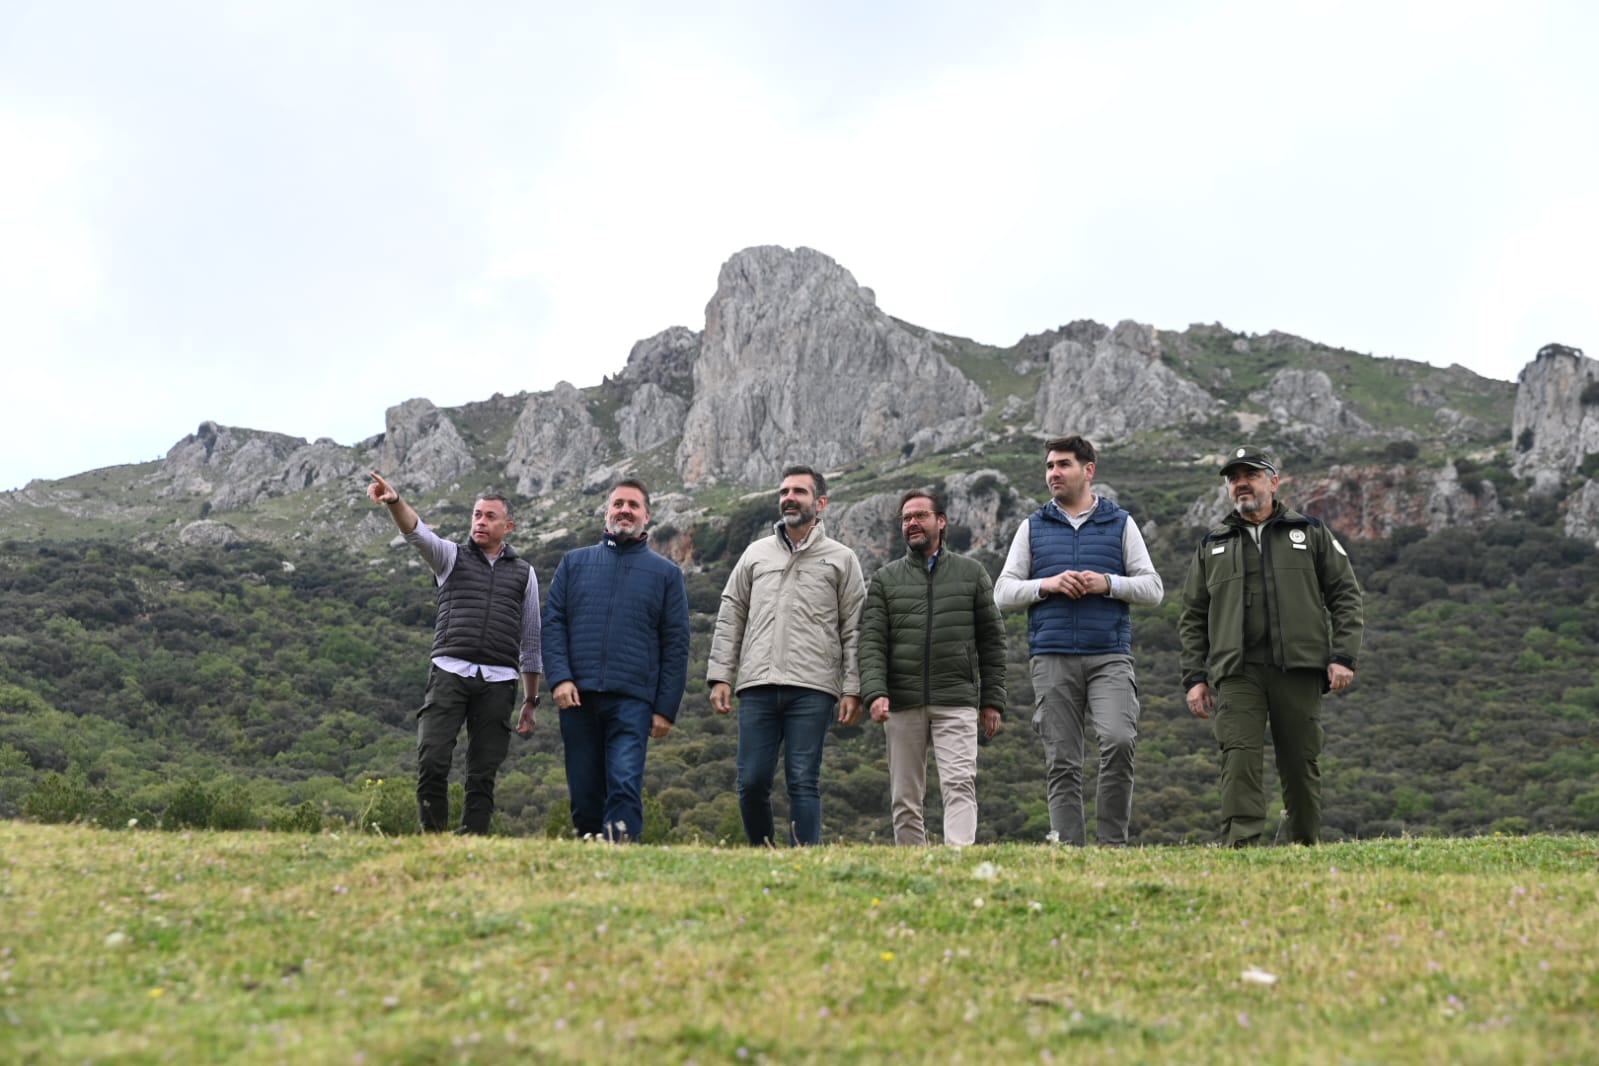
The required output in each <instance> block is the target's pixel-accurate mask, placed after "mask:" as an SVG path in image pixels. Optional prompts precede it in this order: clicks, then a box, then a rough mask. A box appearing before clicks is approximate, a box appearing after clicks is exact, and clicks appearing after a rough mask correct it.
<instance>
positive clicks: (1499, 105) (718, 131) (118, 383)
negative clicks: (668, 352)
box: [0, 0, 1599, 490]
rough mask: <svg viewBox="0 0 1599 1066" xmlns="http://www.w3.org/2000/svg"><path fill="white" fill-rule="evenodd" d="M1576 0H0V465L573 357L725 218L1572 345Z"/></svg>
mask: <svg viewBox="0 0 1599 1066" xmlns="http://www.w3.org/2000/svg"><path fill="white" fill-rule="evenodd" d="M1596 10H1599V5H1594V4H1591V3H1586V2H1578V0H1572V2H1570V3H1536V2H1529V0H1517V2H1513V3H1502V4H1501V3H1473V2H1470V0H1464V2H1460V0H1457V2H1438V3H1404V2H1400V0H1384V2H1379V3H1369V4H1342V3H1333V2H1327V0H1323V2H1318V3H1298V2H1292V0H1270V2H1259V3H1256V2H1238V3H1227V2H1212V3H1158V2H1147V0H1146V2H1145V3H1141V4H1124V5H1112V4H1103V3H1094V4H1089V3H1068V2H1065V0H1057V2H1040V3H1007V2H1004V0H999V2H997V3H977V2H975V0H973V2H969V3H934V2H925V3H911V2H884V0H874V2H862V0H852V2H848V3H833V2H818V0H809V2H807V3H804V4H799V3H792V4H786V5H780V4H776V3H747V4H741V3H722V4H714V3H694V2H688V0H682V2H678V3H671V4H663V3H657V2H651V3H627V2H618V0H607V2H605V3H594V4H575V3H572V2H570V0H565V2H562V3H559V4H557V3H540V2H519V3H512V2H506V3H486V2H485V3H473V4H463V5H440V4H437V3H397V2H387V0H386V2H383V3H355V2H332V0H314V2H313V0H307V2H299V0H271V2H266V3H229V2H225V0H196V2H193V3H183V2H172V0H144V2H140V3H122V2H120V0H117V2H112V0H107V2H104V3H80V2H72V0H49V2H34V0H0V353H3V354H0V358H3V366H4V370H3V371H0V378H3V385H0V388H3V392H0V490H4V489H8V488H12V487H17V486H20V485H22V484H23V483H25V482H26V481H27V480H29V479H30V478H35V477H48V478H54V477H63V476H67V475H70V474H73V473H78V472H81V471H84V470H89V469H93V468H96V467H101V466H108V465H114V464H121V463H132V462H142V461H145V460H149V459H154V458H157V457H159V456H161V455H162V454H164V453H165V451H166V449H167V448H168V447H170V446H171V445H172V444H173V443H175V442H176V441H177V440H179V439H180V438H181V437H183V436H184V435H185V434H188V433H191V432H193V431H194V429H195V427H196V426H197V425H198V424H199V423H200V422H201V421H203V420H206V419H212V420H215V421H217V422H220V423H222V424H224V425H233V426H246V427H250V428H255V429H268V430H275V431H278V432H283V433H289V434H293V435H295V436H302V437H306V438H308V439H315V438H317V437H332V438H333V439H335V440H337V441H339V442H340V443H343V444H352V443H355V442H356V441H358V440H361V439H363V438H365V437H369V436H372V435H373V434H376V433H380V432H382V430H383V415H384V411H385V409H387V408H388V407H389V406H391V405H393V404H396V403H399V402H401V401H404V400H406V399H408V398H411V397H414V396H426V397H428V398H429V399H431V400H432V401H434V402H435V403H437V404H439V405H441V406H454V405H458V404H461V403H465V402H468V401H471V400H479V399H485V398H487V397H488V396H490V395H492V394H493V393H495V392H502V393H515V392H519V391H523V390H542V389H548V388H550V387H552V386H553V385H554V384H555V383H556V382H557V381H560V380H563V379H564V380H568V381H571V382H572V383H573V384H575V385H578V386H586V385H592V384H596V383H598V382H599V381H600V379H601V378H602V376H604V375H605V374H607V373H614V372H615V371H617V370H619V369H620V368H621V367H622V366H623V364H624V363H625V361H626V358H627V353H628V350H629V348H630V347H631V346H632V344H633V343H634V342H635V341H637V340H639V339H640V338H643V337H647V336H650V335H652V334H654V333H656V332H658V331H660V330H662V329H664V328H666V327H668V326H672V325H684V326H688V327H690V328H693V329H700V328H702V327H703V325H704V308H705V304H706V302H707V301H708V300H709V299H710V297H711V295H712V293H713V292H714V291H715V287H716V277H717V271H718V269H719V268H720V266H721V264H722V263H723V262H724V261H725V260H726V259H727V258H728V257H729V256H731V255H732V254H733V253H734V252H736V251H738V250H739V249H741V248H745V247H748V246H750V245H757V244H779V245H784V246H788V247H795V246H799V245H805V246H809V247H812V248H816V249H819V250H821V251H822V252H825V253H826V254H828V255H830V256H832V257H833V258H834V259H836V260H838V261H839V262H840V263H841V264H843V265H844V266H845V267H846V268H848V269H849V270H850V271H851V272H852V273H853V274H854V275H855V278H856V280H857V281H859V282H860V283H861V284H863V285H868V286H870V287H872V288H873V289H874V290H876V293H877V299H878V305H879V306H880V307H882V308H883V309H884V310H885V311H887V312H889V313H891V314H894V315H896V316H898V317H900V318H904V319H908V320H910V321H912V322H916V323H918V324H920V325H924V326H927V327H930V328H933V329H937V330H940V331H943V332H948V333H956V334H961V335H964V336H969V337H974V338H976V339H978V340H982V341H986V342H989V343H993V344H999V345H1008V344H1011V343H1014V342H1015V341H1016V340H1017V339H1019V338H1020V337H1021V336H1023V335H1024V334H1027V333H1036V332H1039V331H1041V330H1044V329H1049V328H1052V327H1055V326H1058V325H1060V324H1062V323H1065V322H1069V321H1072V320H1074V319H1078V318H1092V319H1096V320H1098V321H1101V322H1106V323H1112V322H1115V321H1118V320H1120V319H1123V318H1132V319H1137V320H1138V321H1141V322H1149V323H1152V324H1154V325H1155V326H1157V327H1159V328H1162V329H1182V328H1184V327H1186V326H1187V325H1188V324H1190V323H1193V322H1216V321H1219V322H1221V323H1223V324H1225V325H1226V326H1228V327H1230V328H1232V329H1235V330H1241V331H1245V332H1251V333H1264V332H1266V331H1268V330H1273V329H1277V330H1284V331H1287V332H1290V333H1296V334H1299V335H1301V336H1305V337H1309V338H1311V339H1313V340H1317V341H1321V342H1324V343H1327V344H1333V345H1338V346H1341V347H1346V348H1351V349H1354V350H1356V351H1361V352H1370V353H1372V354H1374V355H1382V356H1397V357H1400V358H1406V359H1417V360H1424V361H1427V362H1430V363H1435V364H1438V365H1448V364H1450V363H1461V364H1463V365H1465V366H1467V367H1470V368H1471V369H1473V370H1475V371H1477V372H1478V373H1481V374H1485V375H1488V376H1490V377H1495V378H1500V379H1504V380H1514V379H1515V377H1516V375H1517V374H1518V373H1519V372H1520V370H1521V368H1522V367H1523V366H1524V365H1525V364H1526V363H1527V362H1529V361H1530V360H1531V359H1532V357H1533V355H1534V354H1535V353H1536V351H1537V349H1538V348H1539V347H1540V346H1541V345H1543V344H1545V343H1548V342H1550V341H1560V342H1562V343H1566V344H1572V345H1576V346H1579V347H1587V348H1588V349H1589V350H1590V351H1591V352H1592V353H1593V354H1594V355H1596V356H1599V265H1596V258H1595V256H1596V252H1599V200H1596V196H1595V193H1594V189H1595V188H1596V187H1599V165H1596V164H1599V76H1596V75H1595V73H1594V57H1593V48H1594V45H1595V42H1596V41H1599V16H1596V15H1595V14H1594V12H1595V11H1596Z"/></svg>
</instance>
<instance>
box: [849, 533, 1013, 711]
mask: <svg viewBox="0 0 1599 1066" xmlns="http://www.w3.org/2000/svg"><path fill="white" fill-rule="evenodd" d="M860 654H861V699H862V700H864V701H865V703H866V705H867V706H868V707H870V706H871V704H872V701H874V700H876V699H877V698H878V697H879V696H887V697H888V700H889V704H890V707H891V708H893V709H900V708H908V707H925V706H928V705H935V706H943V707H992V708H994V709H995V710H997V711H999V712H1001V713H1004V710H1005V624H1004V623H1003V622H1002V621H1001V620H1000V617H999V608H998V607H997V606H995V605H994V583H993V581H992V580H991V579H990V578H989V576H988V571H987V570H984V569H983V566H982V564H981V563H979V562H977V561H976V560H975V559H970V558H968V557H966V556H964V555H956V554H955V553H954V552H953V551H950V550H949V549H948V548H945V549H944V550H943V551H942V552H940V553H939V556H938V565H937V566H935V567H934V568H933V572H932V573H931V574H929V573H928V572H927V566H926V564H925V563H924V562H923V561H922V557H921V556H919V555H916V554H915V553H912V554H910V555H907V556H905V558H903V559H898V560H896V561H894V562H892V563H889V564H888V565H887V566H885V567H883V568H882V569H881V570H879V571H878V572H877V573H876V574H875V575H873V577H872V585H871V588H870V589H868V590H867V593H866V611H865V613H864V615H863V616H862V617H861V639H860Z"/></svg>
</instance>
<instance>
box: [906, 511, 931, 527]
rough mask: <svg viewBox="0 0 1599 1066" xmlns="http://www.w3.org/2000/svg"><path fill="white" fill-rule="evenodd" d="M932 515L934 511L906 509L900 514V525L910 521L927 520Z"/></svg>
mask: <svg viewBox="0 0 1599 1066" xmlns="http://www.w3.org/2000/svg"><path fill="white" fill-rule="evenodd" d="M932 517H933V512H932V511H906V512H905V513H904V514H902V515H900V516H899V521H900V525H905V524H906V523H908V522H925V521H927V520H928V519H929V518H932Z"/></svg>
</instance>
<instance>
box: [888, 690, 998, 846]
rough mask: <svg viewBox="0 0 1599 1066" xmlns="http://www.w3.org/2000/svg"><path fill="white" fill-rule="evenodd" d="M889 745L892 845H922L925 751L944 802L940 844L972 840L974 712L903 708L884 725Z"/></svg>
mask: <svg viewBox="0 0 1599 1066" xmlns="http://www.w3.org/2000/svg"><path fill="white" fill-rule="evenodd" d="M883 735H884V737H885V739H886V740H887V742H888V791H889V796H890V798H891V800H892V801H893V817H894V843H896V844H904V845H918V844H926V843H927V826H926V824H925V823H924V822H923V820H922V805H923V802H924V801H925V798H926V796H927V749H928V747H929V746H931V747H932V749H933V759H934V760H935V762H936V764H937V766H938V784H939V791H940V793H941V794H942V795H943V797H944V843H946V844H954V845H956V846H959V847H965V846H967V845H969V844H973V843H975V842H976V841H977V708H976V707H938V706H930V707H906V708H904V709H903V710H894V711H891V712H889V716H888V721H887V722H885V723H883Z"/></svg>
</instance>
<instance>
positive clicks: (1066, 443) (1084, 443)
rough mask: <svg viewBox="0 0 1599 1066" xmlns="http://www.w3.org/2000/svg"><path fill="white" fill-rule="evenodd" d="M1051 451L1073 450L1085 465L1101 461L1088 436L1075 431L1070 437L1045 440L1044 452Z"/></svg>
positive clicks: (1078, 459) (1046, 453) (1079, 460)
mask: <svg viewBox="0 0 1599 1066" xmlns="http://www.w3.org/2000/svg"><path fill="white" fill-rule="evenodd" d="M1050 452H1071V453H1072V454H1073V455H1075V456H1077V461H1078V462H1079V463H1082V464H1084V465H1085V466H1086V465H1087V464H1089V463H1093V462H1098V461H1099V455H1098V453H1096V452H1095V451H1094V445H1093V444H1092V443H1091V442H1090V441H1089V439H1088V438H1087V437H1085V436H1083V435H1081V434H1079V433H1073V434H1072V435H1071V436H1069V437H1051V438H1050V439H1049V440H1046V441H1045V442H1044V454H1045V455H1048V454H1049V453H1050Z"/></svg>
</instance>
